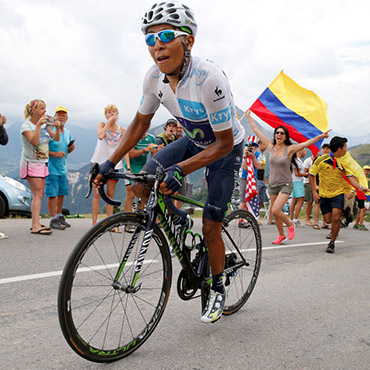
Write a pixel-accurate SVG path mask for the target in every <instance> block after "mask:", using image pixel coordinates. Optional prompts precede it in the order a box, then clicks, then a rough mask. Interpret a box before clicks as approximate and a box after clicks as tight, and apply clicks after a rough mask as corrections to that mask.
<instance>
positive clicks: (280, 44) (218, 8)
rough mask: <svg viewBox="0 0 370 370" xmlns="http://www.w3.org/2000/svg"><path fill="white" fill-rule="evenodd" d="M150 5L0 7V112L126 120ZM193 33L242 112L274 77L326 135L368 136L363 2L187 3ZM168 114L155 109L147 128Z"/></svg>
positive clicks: (138, 85)
mask: <svg viewBox="0 0 370 370" xmlns="http://www.w3.org/2000/svg"><path fill="white" fill-rule="evenodd" d="M153 3H154V1H153V0H151V1H147V0H138V1H127V0H120V1H118V0H105V1H96V0H52V1H51V0H49V1H46V0H39V1H36V0H0V14H1V17H0V113H1V114H3V115H6V116H7V118H8V124H7V125H11V124H12V123H14V122H21V121H22V120H23V111H24V108H25V105H26V104H27V103H28V102H29V101H31V100H32V99H35V98H38V99H43V100H44V101H45V102H46V105H47V109H48V113H51V114H52V113H53V111H54V109H55V107H56V106H58V105H64V106H66V107H67V108H68V109H69V122H70V123H73V124H77V125H80V126H83V127H86V128H94V129H95V128H96V125H97V123H98V122H99V121H101V120H104V107H105V106H106V105H107V104H116V105H117V106H118V108H119V111H120V119H119V122H120V124H122V125H124V126H127V125H128V124H129V123H130V122H131V120H132V119H133V117H134V115H135V113H136V110H137V107H138V104H139V101H140V98H141V94H142V82H143V78H144V75H145V73H146V71H147V69H148V68H149V67H150V66H151V65H152V64H153V61H152V59H151V57H150V55H149V52H148V50H147V46H146V45H145V42H144V37H143V34H142V33H141V29H140V22H141V17H142V16H143V15H144V13H145V12H146V10H147V9H148V8H149V7H150V6H151V5H152V4H153ZM185 3H186V4H187V5H189V6H190V7H191V8H192V9H193V11H194V14H195V18H196V20H197V22H198V34H197V36H196V40H195V45H194V48H193V50H192V54H193V55H196V56H198V57H201V58H206V59H210V60H212V61H213V62H215V63H216V64H218V65H219V66H220V67H221V68H222V69H223V70H224V71H225V73H226V75H227V76H228V78H229V81H230V84H231V89H232V92H233V95H234V98H235V103H236V105H237V106H238V107H239V108H241V109H243V110H245V109H247V108H249V107H250V106H251V105H252V104H253V102H254V101H255V100H256V99H257V98H258V96H259V95H260V94H261V93H262V91H263V90H264V89H265V88H266V87H267V86H268V85H269V84H270V83H271V82H272V80H273V79H274V78H275V77H276V76H277V75H278V73H279V72H280V71H281V70H284V72H285V73H286V74H287V75H288V76H289V77H291V78H292V79H293V80H295V81H296V82H297V83H298V84H299V85H301V86H303V87H304V88H306V89H309V90H312V91H314V92H316V93H317V94H318V95H320V96H321V97H322V98H324V100H325V101H326V102H327V104H328V117H329V128H331V129H333V130H334V131H336V132H340V133H342V134H345V135H351V136H361V135H366V134H370V86H369V85H370V32H369V26H368V19H369V12H368V9H369V6H368V4H367V3H368V0H352V1H348V0H310V1H305V2H301V1H297V0H286V1H281V0H266V1H264V0H259V1H255V0H254V1H251V0H236V1H233V0H229V1H228V2H226V1H225V0H198V1H196V0H187V1H185ZM169 117H170V115H169V113H167V111H166V110H165V109H164V108H161V109H160V110H159V112H158V113H157V114H156V116H155V117H154V118H153V121H152V125H153V126H158V125H160V124H163V123H164V122H165V121H166V120H167V118H169Z"/></svg>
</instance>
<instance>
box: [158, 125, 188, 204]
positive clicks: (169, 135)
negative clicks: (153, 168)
mask: <svg viewBox="0 0 370 370" xmlns="http://www.w3.org/2000/svg"><path fill="white" fill-rule="evenodd" d="M178 125H180V126H181V124H180V123H179V122H177V121H176V120H175V119H174V118H170V119H168V120H167V122H166V124H165V125H164V132H163V133H162V134H159V135H158V136H157V137H156V138H155V142H156V144H157V145H159V148H158V150H160V149H162V148H163V147H165V146H167V145H168V144H171V143H173V142H174V141H176V140H178V139H180V137H177V136H176V135H175V133H177V127H178ZM181 130H182V126H181ZM181 134H182V132H181ZM181 183H182V187H181V190H180V192H179V194H180V195H186V179H185V176H184V177H183V178H182V179H181ZM173 203H174V205H175V206H176V207H177V208H179V209H181V207H182V202H181V201H180V200H174V201H173Z"/></svg>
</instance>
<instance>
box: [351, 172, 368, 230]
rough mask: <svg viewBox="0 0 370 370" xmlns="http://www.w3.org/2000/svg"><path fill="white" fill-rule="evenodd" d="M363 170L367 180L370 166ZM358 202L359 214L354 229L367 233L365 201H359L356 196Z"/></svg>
mask: <svg viewBox="0 0 370 370" xmlns="http://www.w3.org/2000/svg"><path fill="white" fill-rule="evenodd" d="M362 169H363V170H364V174H365V176H366V178H367V177H368V176H369V174H370V166H364V167H363V168H362ZM368 187H369V186H368ZM356 201H357V207H358V213H357V217H356V222H355V224H354V225H353V228H354V229H357V230H363V231H367V230H368V229H367V227H366V226H365V225H364V217H365V211H366V208H365V200H364V199H359V198H358V196H356Z"/></svg>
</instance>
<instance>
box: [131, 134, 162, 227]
mask: <svg viewBox="0 0 370 370" xmlns="http://www.w3.org/2000/svg"><path fill="white" fill-rule="evenodd" d="M162 147H163V144H161V145H160V148H162ZM158 150H159V149H158V145H157V144H156V143H155V138H154V136H153V135H151V134H149V133H148V131H146V132H145V133H144V135H143V137H142V138H141V139H140V140H139V142H138V143H137V144H136V145H135V147H134V149H131V150H130V152H129V156H130V166H129V168H127V170H128V171H130V172H132V173H139V172H140V171H141V170H142V169H143V167H144V166H145V164H146V162H147V158H148V154H149V153H151V154H152V155H154V154H155V153H156V152H157V151H158ZM134 199H135V194H134V192H133V190H132V186H131V182H129V181H127V183H126V200H125V206H124V209H125V211H126V212H131V211H132V205H133V202H134ZM125 230H126V231H127V232H134V231H135V227H133V226H126V229H125Z"/></svg>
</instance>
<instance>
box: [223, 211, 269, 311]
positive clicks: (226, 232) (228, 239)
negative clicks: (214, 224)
mask: <svg viewBox="0 0 370 370" xmlns="http://www.w3.org/2000/svg"><path fill="white" fill-rule="evenodd" d="M243 222H244V223H243ZM243 226H244V227H243ZM222 237H223V241H224V244H225V252H226V253H225V276H224V283H225V288H226V291H227V299H226V302H225V306H224V310H223V314H224V315H230V314H233V313H235V312H236V311H238V310H239V309H240V308H241V307H243V305H244V304H245V303H246V302H247V300H248V299H249V297H250V295H251V294H252V291H253V289H254V287H255V285H256V282H257V278H258V274H259V271H260V267H261V261H262V238H261V232H260V228H259V226H258V222H257V220H256V219H255V218H254V217H253V215H252V214H251V213H250V212H248V211H246V210H243V209H237V210H234V211H232V212H230V213H229V214H227V215H226V217H225V219H224V225H223V231H222ZM235 246H236V247H237V248H236V247H235ZM238 250H239V251H238ZM235 256H236V258H234V257H235ZM243 259H244V260H245V261H246V262H247V263H248V264H249V265H248V266H246V265H243V266H241V267H239V268H238V269H237V270H236V271H234V272H232V273H230V272H228V273H227V271H228V270H227V269H228V268H231V269H232V267H233V266H234V265H236V264H238V263H240V262H242V261H243ZM229 271H230V269H229Z"/></svg>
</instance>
